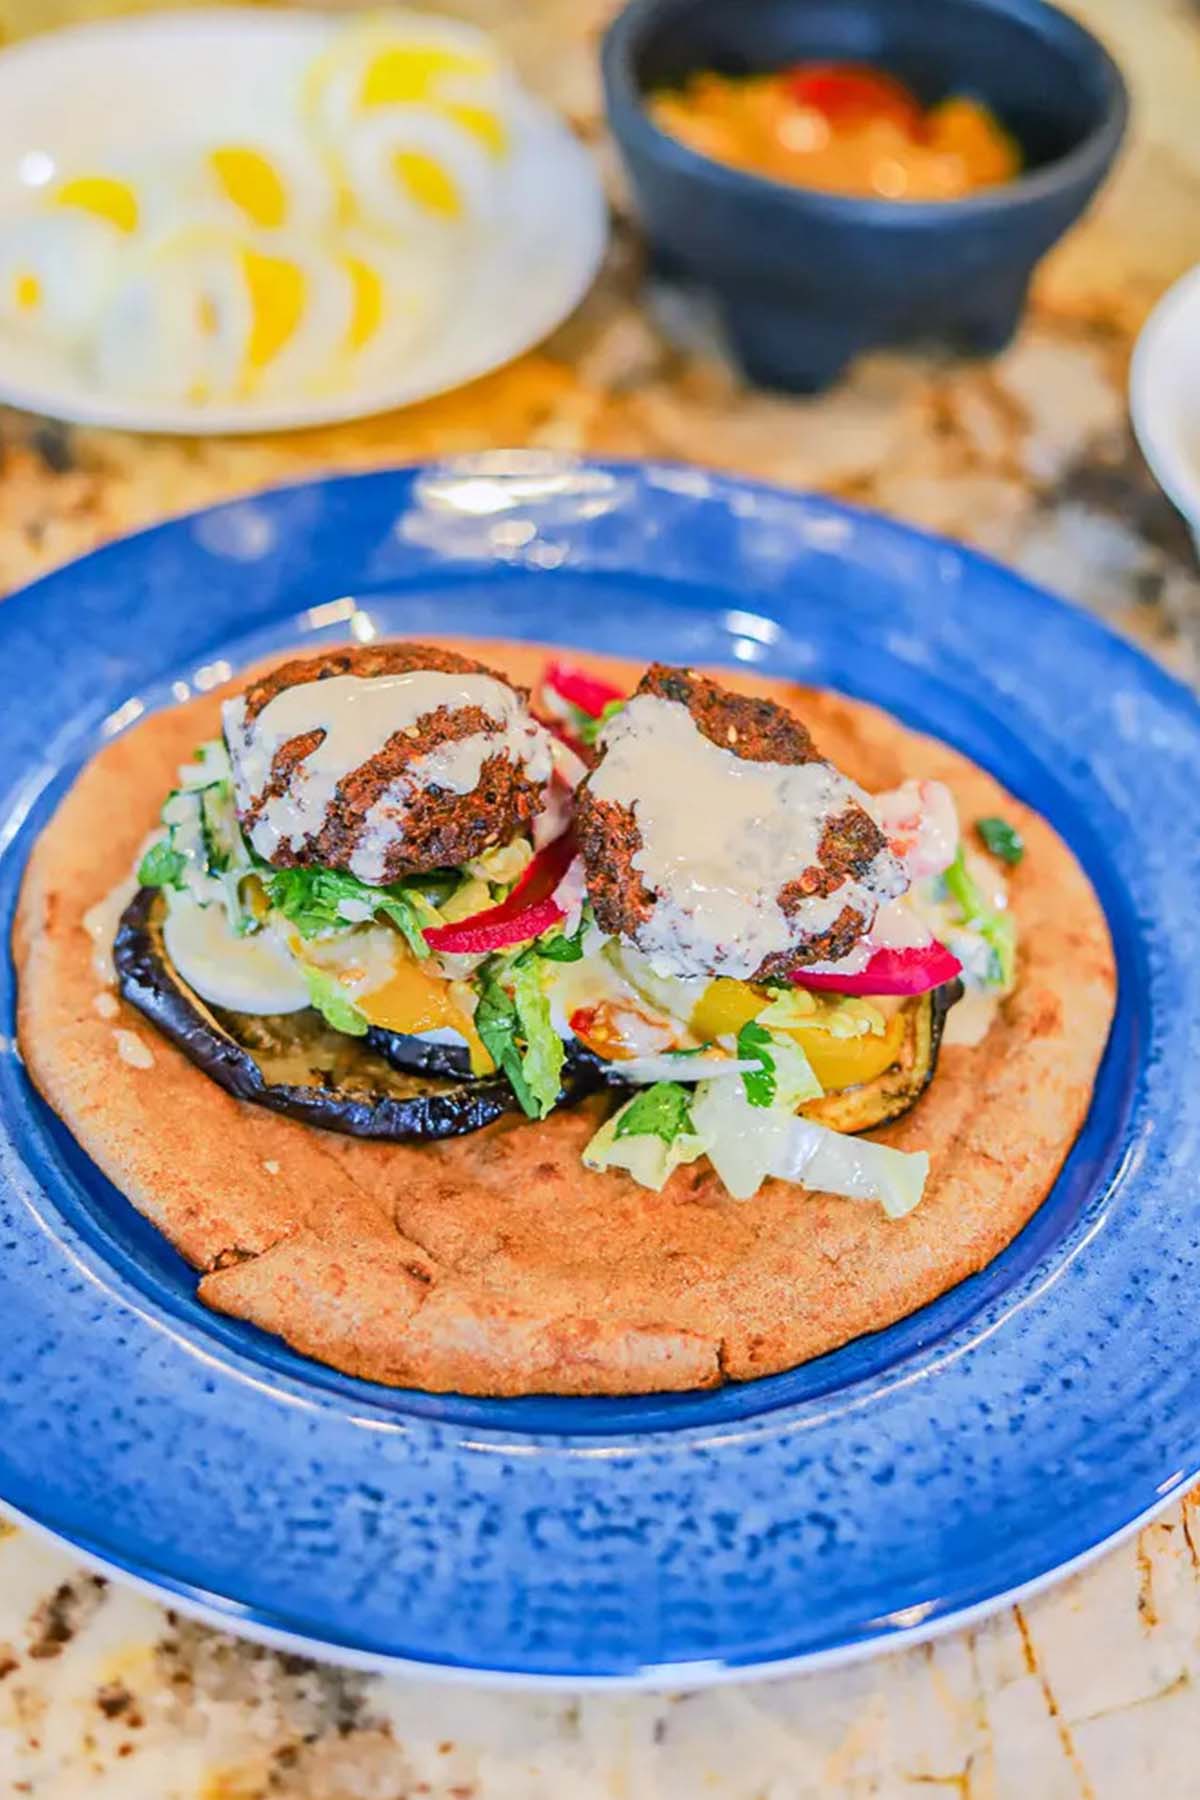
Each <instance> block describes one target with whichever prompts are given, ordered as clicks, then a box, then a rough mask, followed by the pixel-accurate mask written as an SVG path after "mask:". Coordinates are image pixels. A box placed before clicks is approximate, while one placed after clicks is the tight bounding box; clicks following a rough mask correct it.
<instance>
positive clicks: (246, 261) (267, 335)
mask: <svg viewBox="0 0 1200 1800" xmlns="http://www.w3.org/2000/svg"><path fill="white" fill-rule="evenodd" d="M242 269H243V273H244V274H245V278H246V286H247V288H248V290H249V294H250V313H251V325H250V337H249V341H248V343H247V346H246V362H247V364H248V365H249V367H250V368H251V369H252V370H253V369H263V368H265V367H266V366H267V364H268V363H269V362H271V361H272V360H273V359H274V358H275V357H276V356H278V355H279V352H280V351H281V350H282V349H283V347H284V345H285V344H286V343H287V341H288V339H289V338H290V337H291V336H292V334H293V333H294V332H295V330H296V327H297V326H298V325H299V323H300V320H301V318H302V317H303V314H304V302H305V298H306V295H307V287H308V283H307V279H306V277H305V273H304V270H303V269H302V268H300V267H299V265H298V264H296V263H294V262H289V261H287V260H286V258H284V257H282V256H264V255H263V253H262V251H260V250H244V251H243V252H242Z"/></svg>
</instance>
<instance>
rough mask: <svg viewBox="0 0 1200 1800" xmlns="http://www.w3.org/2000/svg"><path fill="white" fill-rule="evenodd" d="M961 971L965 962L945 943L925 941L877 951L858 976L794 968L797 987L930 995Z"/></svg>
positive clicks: (835, 991)
mask: <svg viewBox="0 0 1200 1800" xmlns="http://www.w3.org/2000/svg"><path fill="white" fill-rule="evenodd" d="M961 974H962V964H961V963H960V962H959V960H958V958H957V956H955V955H954V954H953V953H952V952H951V951H949V950H947V948H946V946H945V944H938V943H933V944H923V945H922V946H921V947H920V949H917V950H912V949H909V950H876V951H875V953H874V955H873V956H872V958H871V960H870V962H869V963H868V964H867V966H866V968H865V969H860V970H859V972H858V974H857V975H838V974H836V973H834V972H833V971H829V972H822V973H821V974H816V973H814V972H812V971H810V970H808V969H793V971H792V974H791V980H792V982H793V983H794V984H795V986H796V987H803V988H820V989H824V990H827V991H829V992H831V993H835V994H862V995H865V996H868V997H869V996H870V995H871V994H927V993H928V992H929V990H930V989H931V988H935V987H941V985H942V983H943V982H944V981H953V980H954V977H955V976H956V975H961Z"/></svg>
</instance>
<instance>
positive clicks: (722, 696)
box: [576, 663, 907, 981]
mask: <svg viewBox="0 0 1200 1800" xmlns="http://www.w3.org/2000/svg"><path fill="white" fill-rule="evenodd" d="M600 746H601V755H600V760H599V762H598V764H597V766H596V768H595V769H594V770H593V771H592V773H591V774H590V775H589V776H588V778H587V780H586V781H585V782H584V783H583V785H582V787H581V788H580V790H579V793H578V796H577V803H578V812H577V820H576V830H577V834H578V838H579V845H580V850H581V852H582V855H583V859H584V865H585V868H586V871H587V885H588V893H589V896H590V898H591V902H592V906H593V908H594V910H595V914H596V919H597V922H598V924H599V925H600V927H601V929H602V930H604V931H606V932H608V933H610V934H611V935H613V936H616V937H621V938H624V939H625V940H626V941H628V942H629V943H631V944H633V945H634V946H635V947H636V948H638V949H639V950H642V951H643V952H644V953H645V954H647V955H649V956H650V957H651V958H652V960H653V961H654V963H655V966H656V967H657V968H658V970H659V971H660V973H663V974H673V975H678V976H682V977H687V976H698V975H710V976H718V975H732V976H736V977H738V978H740V979H742V980H757V981H767V980H780V979H783V978H784V977H786V975H787V974H788V973H789V972H790V971H791V970H792V969H797V968H802V967H804V966H805V965H807V964H810V963H814V962H826V961H836V960H837V959H838V958H840V957H843V956H845V955H846V954H847V953H848V952H849V951H850V950H852V949H853V948H854V946H855V944H856V943H857V942H858V940H859V938H860V937H861V936H862V935H863V933H864V932H865V931H866V930H867V928H868V927H869V926H870V924H871V922H872V920H873V918H874V916H875V913H876V911H877V909H878V907H879V905H880V904H881V903H882V902H884V901H886V900H890V899H893V898H895V897H896V896H897V895H898V894H900V893H902V892H903V891H904V889H905V887H906V886H907V881H906V878H905V875H904V872H903V870H902V869H901V867H900V864H899V863H898V862H897V860H896V858H895V857H894V856H893V855H892V853H891V851H890V850H889V849H888V846H887V843H886V840H885V838H884V835H883V833H882V831H881V830H880V829H879V826H878V825H877V824H876V823H875V820H874V819H873V818H872V817H871V816H870V814H869V813H868V812H867V810H866V808H865V807H864V805H863V804H862V801H863V796H862V794H861V792H860V790H859V789H858V788H857V787H855V785H854V784H853V783H852V782H850V781H849V780H847V779H846V777H845V776H843V775H841V774H839V772H838V771H837V770H836V769H834V768H833V767H832V765H831V764H829V763H827V762H826V761H825V760H824V758H823V757H822V756H821V755H820V753H819V751H818V750H817V748H816V746H815V744H814V743H813V741H812V738H811V737H810V736H809V734H808V731H807V730H806V728H805V726H804V725H803V724H802V723H801V721H800V720H799V719H797V718H796V717H795V716H794V715H793V714H792V713H790V712H788V711H787V710H786V708H784V707H782V706H779V705H777V704H776V703H775V702H774V701H771V700H763V699H752V698H748V697H746V696H744V695H742V694H735V693H732V692H731V691H730V690H729V689H727V688H723V687H722V686H721V685H720V684H719V683H718V682H715V681H712V680H710V679H709V678H708V677H707V676H704V675H698V674H696V673H695V672H694V671H693V670H690V669H674V668H669V667H667V666H665V665H663V664H661V663H655V664H653V665H652V666H651V668H650V669H648V670H647V672H646V674H645V675H644V676H643V678H642V680H641V682H640V683H639V685H638V689H637V692H636V694H635V695H634V696H633V698H632V699H631V700H630V701H629V702H628V703H627V705H626V706H625V708H624V709H623V711H622V712H620V713H618V714H617V715H616V717H615V718H614V719H613V720H612V721H611V722H610V724H609V725H608V726H607V727H606V729H605V731H604V733H603V735H602V737H601V739H600Z"/></svg>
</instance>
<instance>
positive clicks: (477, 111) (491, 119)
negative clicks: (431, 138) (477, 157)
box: [438, 100, 508, 160]
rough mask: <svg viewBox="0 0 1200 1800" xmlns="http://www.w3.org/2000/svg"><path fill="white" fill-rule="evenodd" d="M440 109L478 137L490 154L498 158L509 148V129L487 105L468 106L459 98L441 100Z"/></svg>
mask: <svg viewBox="0 0 1200 1800" xmlns="http://www.w3.org/2000/svg"><path fill="white" fill-rule="evenodd" d="M438 109H439V111H441V112H444V113H445V115H446V117H447V118H448V119H453V120H454V123H455V124H456V125H460V126H461V127H462V129H463V130H464V131H469V132H470V134H471V136H472V137H474V138H478V140H479V142H480V143H481V144H482V145H483V147H484V149H485V150H486V151H487V152H488V154H489V155H490V156H494V157H496V158H497V160H498V159H499V158H500V157H502V156H503V155H505V153H506V152H507V150H508V131H507V129H506V127H505V124H504V121H503V119H502V118H501V117H500V116H499V114H498V113H494V112H493V111H492V110H491V108H490V107H487V106H468V105H466V104H465V103H464V102H462V101H459V100H440V101H439V102H438Z"/></svg>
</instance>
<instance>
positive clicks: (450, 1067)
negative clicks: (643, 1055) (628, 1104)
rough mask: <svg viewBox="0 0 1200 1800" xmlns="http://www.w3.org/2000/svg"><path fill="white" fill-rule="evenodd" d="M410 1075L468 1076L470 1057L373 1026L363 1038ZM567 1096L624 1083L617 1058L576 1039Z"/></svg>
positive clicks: (457, 1048)
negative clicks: (607, 1057) (611, 1057)
mask: <svg viewBox="0 0 1200 1800" xmlns="http://www.w3.org/2000/svg"><path fill="white" fill-rule="evenodd" d="M362 1041H363V1042H364V1043H365V1044H368V1045H369V1046H370V1048H371V1049H372V1050H376V1051H378V1053H379V1055H380V1056H382V1057H383V1058H384V1060H385V1061H386V1062H389V1063H390V1064H391V1066H392V1068H393V1069H402V1070H404V1071H405V1073H407V1074H409V1075H452V1076H455V1077H457V1079H458V1080H460V1081H466V1080H469V1079H470V1078H471V1058H470V1053H469V1051H468V1050H467V1046H466V1045H465V1044H431V1043H430V1042H429V1040H428V1038H421V1037H410V1036H408V1034H407V1033H405V1032H402V1031H381V1030H380V1029H379V1028H378V1026H374V1025H373V1026H372V1027H371V1029H370V1031H368V1033H367V1035H366V1037H365V1038H364V1039H363V1040H362ZM566 1072H567V1076H568V1084H567V1097H568V1098H569V1099H572V1100H574V1099H578V1098H579V1096H580V1095H581V1094H585V1093H589V1092H590V1091H591V1090H592V1089H593V1088H601V1087H624V1086H625V1083H624V1082H623V1081H622V1080H621V1065H620V1063H619V1062H608V1061H606V1060H605V1058H604V1057H602V1056H597V1055H596V1053H595V1051H594V1050H589V1049H588V1048H587V1047H586V1045H584V1044H581V1043H579V1042H576V1043H573V1044H568V1045H567V1046H566Z"/></svg>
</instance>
